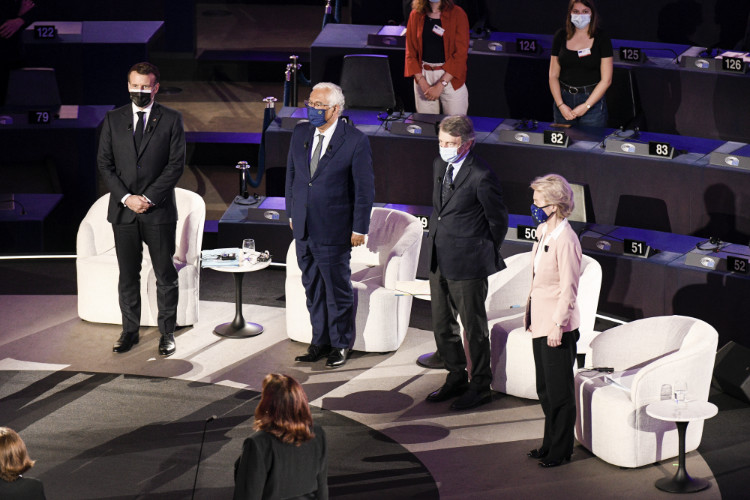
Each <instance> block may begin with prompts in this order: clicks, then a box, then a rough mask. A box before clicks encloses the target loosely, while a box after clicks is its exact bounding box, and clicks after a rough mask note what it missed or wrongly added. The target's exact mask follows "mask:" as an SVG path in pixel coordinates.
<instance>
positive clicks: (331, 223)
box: [286, 82, 375, 368]
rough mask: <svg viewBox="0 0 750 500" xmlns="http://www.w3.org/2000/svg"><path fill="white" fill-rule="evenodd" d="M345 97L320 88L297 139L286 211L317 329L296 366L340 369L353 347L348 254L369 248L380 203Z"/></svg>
mask: <svg viewBox="0 0 750 500" xmlns="http://www.w3.org/2000/svg"><path fill="white" fill-rule="evenodd" d="M344 104H345V101H344V94H343V93H342V91H341V88H340V87H339V86H338V85H334V84H332V83H327V82H322V83H319V84H317V85H315V87H313V90H312V92H311V93H310V98H309V100H307V101H305V106H306V107H307V117H308V119H309V121H308V122H303V123H299V124H298V125H297V126H296V127H295V129H294V132H293V133H292V141H291V144H290V147H289V156H288V158H287V169H286V211H287V215H288V216H289V226H290V227H291V228H292V233H293V235H294V241H295V246H296V248H295V249H296V253H297V263H298V264H299V267H300V269H301V270H302V284H303V286H304V287H305V294H306V296H307V308H308V311H309V312H310V323H311V324H312V341H311V343H310V346H309V347H308V349H307V352H306V353H305V354H303V355H300V356H297V357H296V358H295V361H301V362H315V361H318V360H319V359H322V358H324V357H327V361H326V367H327V368H337V367H339V366H343V365H344V364H345V363H346V361H347V359H348V357H349V352H350V349H351V346H352V344H353V342H354V334H355V332H354V292H353V290H352V285H351V267H350V261H351V249H352V247H356V246H359V245H362V244H364V242H365V235H366V234H367V232H368V230H369V227H370V211H371V210H372V203H373V199H374V198H375V184H374V175H373V170H372V153H371V151H370V142H369V140H368V139H367V136H366V135H365V134H363V133H362V132H360V131H359V130H357V129H356V128H354V126H352V125H351V124H349V123H347V122H345V121H343V120H341V119H340V118H339V116H340V115H341V112H342V111H343V109H344Z"/></svg>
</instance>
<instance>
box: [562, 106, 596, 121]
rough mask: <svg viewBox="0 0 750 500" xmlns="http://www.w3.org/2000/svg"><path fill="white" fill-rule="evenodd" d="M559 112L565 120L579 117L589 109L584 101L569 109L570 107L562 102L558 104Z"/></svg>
mask: <svg viewBox="0 0 750 500" xmlns="http://www.w3.org/2000/svg"><path fill="white" fill-rule="evenodd" d="M559 109H560V113H562V115H563V118H565V119H566V120H575V119H576V118H580V117H582V116H583V115H585V114H586V111H588V110H589V108H587V107H586V103H583V104H579V105H578V106H576V107H575V108H573V109H570V107H569V106H568V105H567V104H565V103H563V105H562V106H560V108H559Z"/></svg>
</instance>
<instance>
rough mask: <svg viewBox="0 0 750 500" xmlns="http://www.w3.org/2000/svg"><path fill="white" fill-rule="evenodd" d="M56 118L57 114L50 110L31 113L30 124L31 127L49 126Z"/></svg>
mask: <svg viewBox="0 0 750 500" xmlns="http://www.w3.org/2000/svg"><path fill="white" fill-rule="evenodd" d="M54 118H55V114H54V113H53V112H52V111H50V110H46V109H45V110H35V111H29V124H31V125H49V124H50V123H52V120H53V119H54Z"/></svg>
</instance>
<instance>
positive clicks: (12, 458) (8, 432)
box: [0, 427, 34, 482]
mask: <svg viewBox="0 0 750 500" xmlns="http://www.w3.org/2000/svg"><path fill="white" fill-rule="evenodd" d="M33 466H34V461H33V460H31V459H30V458H29V453H28V452H27V451H26V444H25V443H24V442H23V439H21V436H19V435H18V433H17V432H16V431H14V430H13V429H10V428H8V427H0V479H3V480H4V481H8V482H11V481H15V480H16V479H18V476H20V475H21V474H23V473H24V472H26V471H27V470H29V469H31V467H33Z"/></svg>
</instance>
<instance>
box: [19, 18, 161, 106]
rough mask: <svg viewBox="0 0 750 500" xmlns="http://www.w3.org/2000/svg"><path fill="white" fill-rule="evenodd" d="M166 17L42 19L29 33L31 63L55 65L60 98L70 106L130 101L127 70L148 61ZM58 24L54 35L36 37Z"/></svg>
mask: <svg viewBox="0 0 750 500" xmlns="http://www.w3.org/2000/svg"><path fill="white" fill-rule="evenodd" d="M163 25H164V22H162V21H82V22H72V21H37V22H36V23H33V24H32V25H30V26H29V27H28V28H26V30H25V31H24V34H23V35H24V38H23V40H24V45H25V50H26V66H29V67H45V68H54V69H55V73H56V75H57V84H58V87H59V88H60V98H61V99H62V102H63V103H70V104H125V103H126V102H128V95H127V74H126V73H127V70H128V68H130V66H132V65H133V64H135V63H137V62H140V61H148V60H149V53H150V49H151V46H152V45H153V44H154V43H155V41H156V40H157V38H158V37H159V35H160V33H161V31H162V28H163ZM37 26H55V28H56V29H57V35H56V36H55V37H54V38H37V37H35V33H36V29H35V28H36V27H37Z"/></svg>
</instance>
